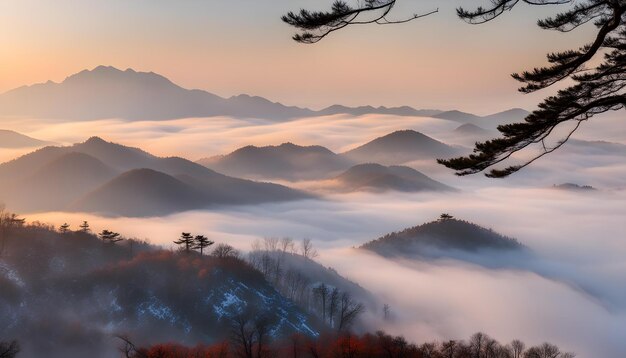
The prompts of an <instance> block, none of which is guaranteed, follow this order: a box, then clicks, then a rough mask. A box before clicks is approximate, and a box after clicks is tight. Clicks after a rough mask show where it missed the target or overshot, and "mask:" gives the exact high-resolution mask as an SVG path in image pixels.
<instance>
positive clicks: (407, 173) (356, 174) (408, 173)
mask: <svg viewBox="0 0 626 358" xmlns="http://www.w3.org/2000/svg"><path fill="white" fill-rule="evenodd" d="M333 181H334V182H336V183H337V184H338V186H339V189H341V190H345V191H350V192H354V191H388V190H395V191H403V192H418V191H453V190H454V189H453V188H452V187H449V186H447V185H445V184H443V183H440V182H438V181H436V180H433V179H431V178H429V177H427V176H426V175H424V174H422V173H420V172H419V171H417V170H415V169H412V168H409V167H404V166H393V165H392V166H389V167H386V166H383V165H380V164H371V163H370V164H359V165H355V166H353V167H352V168H350V169H348V170H347V171H345V172H344V173H342V174H341V175H339V176H337V177H335V178H334V179H333Z"/></svg>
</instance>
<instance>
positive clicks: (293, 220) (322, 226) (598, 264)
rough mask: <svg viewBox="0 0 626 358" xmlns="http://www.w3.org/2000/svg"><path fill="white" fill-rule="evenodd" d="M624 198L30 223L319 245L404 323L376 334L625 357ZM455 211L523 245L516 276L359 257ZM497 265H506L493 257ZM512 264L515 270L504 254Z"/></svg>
mask: <svg viewBox="0 0 626 358" xmlns="http://www.w3.org/2000/svg"><path fill="white" fill-rule="evenodd" d="M625 199H626V192H624V191H622V190H611V191H599V192H597V193H591V194H588V193H578V192H570V191H560V190H556V189H553V188H539V189H533V188H526V189H524V188H518V189H512V188H510V187H488V188H482V189H475V190H471V191H464V192H459V193H445V194H440V193H435V194H433V193H424V194H406V193H402V194H400V193H388V194H366V193H365V194H364V193H361V194H346V195H337V196H334V197H333V198H331V199H328V200H306V201H297V202H291V203H281V204H264V205H255V206H248V207H239V208H236V209H235V208H233V209H221V210H212V211H192V212H188V213H181V214H176V215H170V216H166V217H156V218H143V219H142V218H113V217H101V216H93V215H88V214H76V213H42V214H32V215H28V219H29V220H41V221H45V222H52V223H61V222H69V223H73V224H74V223H75V224H74V225H76V224H77V223H80V222H82V220H88V221H89V222H90V224H91V225H92V227H93V228H94V230H101V229H104V228H109V229H112V230H117V231H119V232H121V233H123V235H125V236H127V237H137V238H140V239H144V238H146V239H148V240H149V241H150V242H152V243H154V244H159V245H163V246H164V247H172V246H173V243H172V242H173V240H175V239H176V238H177V237H178V235H179V234H180V232H181V231H190V232H193V233H202V234H204V235H207V236H208V237H210V238H211V239H212V240H215V241H216V242H224V243H228V244H231V245H233V246H235V247H237V248H238V249H240V250H242V251H244V252H247V251H250V250H251V248H252V244H253V242H255V241H256V240H258V239H260V238H263V237H292V238H294V239H295V240H296V241H297V240H300V239H302V238H311V239H312V240H313V243H314V244H315V246H316V247H317V248H318V250H319V252H320V256H319V258H318V261H319V262H321V263H322V264H324V265H325V266H330V267H333V268H335V269H336V270H337V271H338V272H339V273H340V274H341V275H344V276H345V277H347V278H348V279H350V280H353V281H354V282H356V283H358V284H360V285H362V286H363V287H364V288H366V289H367V290H369V291H371V292H372V293H373V294H374V295H375V297H377V299H378V300H379V305H380V306H382V305H383V304H385V303H387V304H389V305H390V307H391V308H392V311H393V312H394V314H395V318H394V320H393V322H391V323H390V322H385V321H383V320H382V313H381V312H367V313H366V315H365V317H364V321H365V322H366V324H367V325H368V326H371V327H373V328H375V327H384V328H385V329H386V330H388V331H389V332H391V333H396V334H403V335H405V336H407V338H410V339H414V340H418V341H419V340H424V339H448V338H454V337H458V338H462V337H466V336H468V335H469V334H471V333H472V332H475V331H479V330H482V331H485V332H489V333H490V334H491V335H492V336H493V337H495V338H497V339H499V340H502V341H509V340H511V339H513V338H520V339H523V340H526V341H528V342H529V343H532V344H538V343H541V342H540V341H545V340H548V341H551V342H554V343H556V344H558V345H560V346H562V347H567V349H569V350H571V351H575V352H577V353H579V354H580V356H593V355H600V356H607V357H609V356H616V355H617V354H618V352H620V351H623V350H624V349H625V348H626V347H625V346H624V343H623V341H622V340H621V338H620V334H619V332H621V331H623V329H626V289H624V287H626V285H624V284H625V283H626V282H625V281H624V277H626V266H624V264H623V257H624V255H625V254H626V245H625V244H624V242H623V238H624V232H626V227H625V225H626V224H625V223H624V221H623V217H624V216H625V215H626V209H625V208H624V206H623V202H624V200H625ZM442 212H449V213H452V214H453V215H454V216H455V217H458V218H461V219H465V220H468V221H471V222H474V223H477V224H480V225H482V226H484V227H487V228H492V229H493V230H495V231H496V232H499V233H502V234H505V235H507V236H509V237H513V238H516V239H518V240H519V241H520V242H521V243H522V244H523V245H526V246H527V247H529V248H530V250H532V252H533V254H534V255H535V257H534V259H533V260H531V261H526V262H523V264H520V265H518V267H509V268H507V267H506V265H504V267H503V268H500V269H487V268H485V267H482V266H480V265H476V264H471V263H468V262H466V261H462V260H458V259H452V258H448V259H445V258H444V259H438V260H418V261H416V260H408V259H406V258H405V259H385V258H382V257H380V256H377V255H374V254H372V253H369V252H365V251H364V250H360V249H356V248H355V247H358V246H360V245H362V244H364V243H365V242H367V241H370V240H373V239H376V238H378V237H380V236H382V235H384V234H386V233H389V232H393V231H398V230H401V229H404V228H406V227H410V226H415V225H418V224H422V223H424V222H428V221H432V220H435V219H437V218H438V216H439V214H440V213H442ZM484 260H485V262H490V263H493V262H494V260H495V261H498V257H493V256H489V257H485V258H484ZM501 260H502V261H503V264H506V263H507V262H511V261H515V255H513V257H508V256H503V257H501Z"/></svg>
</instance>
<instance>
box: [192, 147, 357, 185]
mask: <svg viewBox="0 0 626 358" xmlns="http://www.w3.org/2000/svg"><path fill="white" fill-rule="evenodd" d="M198 163H199V164H202V165H204V166H206V167H208V168H211V169H213V170H216V171H218V172H220V173H224V174H228V175H233V176H238V177H246V178H264V179H285V180H310V179H321V178H327V177H328V176H329V175H332V174H333V173H338V172H340V171H341V170H345V169H346V168H348V167H350V165H351V164H352V161H350V160H348V159H347V158H344V157H342V156H339V155H337V154H335V153H333V152H332V151H330V150H329V149H327V148H325V147H322V146H317V145H316V146H306V147H304V146H299V145H295V144H292V143H283V144H281V145H278V146H266V147H255V146H247V147H243V148H240V149H237V150H236V151H234V152H232V153H230V154H228V155H223V156H216V157H211V158H205V159H201V160H199V161H198Z"/></svg>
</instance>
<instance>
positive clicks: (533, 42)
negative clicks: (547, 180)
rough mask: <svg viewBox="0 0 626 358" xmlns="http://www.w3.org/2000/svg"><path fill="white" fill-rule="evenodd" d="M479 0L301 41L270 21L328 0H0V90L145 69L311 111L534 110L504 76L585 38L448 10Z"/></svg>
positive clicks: (423, 8)
mask: <svg viewBox="0 0 626 358" xmlns="http://www.w3.org/2000/svg"><path fill="white" fill-rule="evenodd" d="M485 2H486V1H476V0H471V1H467V0H464V1H462V2H461V1H459V0H455V1H452V0H441V1H433V0H426V1H419V2H416V1H408V0H400V3H399V4H398V6H397V7H396V9H395V12H394V14H395V16H396V17H398V18H402V17H403V16H407V15H409V14H412V13H414V12H418V13H419V12H428V11H431V10H433V9H436V8H439V13H438V14H435V15H432V16H430V17H428V18H424V19H420V20H417V21H414V22H411V23H408V24H404V25H396V26H361V27H353V28H350V29H346V30H344V31H342V32H340V33H337V34H335V35H334V36H331V37H329V38H328V39H326V40H325V41H323V42H321V43H319V44H316V45H301V44H297V43H295V42H293V41H292V40H291V39H290V37H291V35H292V34H293V32H294V30H293V29H292V28H290V27H288V26H287V25H285V24H283V23H282V22H281V21H280V16H281V15H282V14H284V13H285V12H287V11H289V10H297V9H299V8H300V7H306V8H318V9H322V8H327V7H328V5H329V4H330V3H331V0H265V1H259V0H229V1H225V0H185V1H175V0H133V1H128V0H107V1H103V0H5V1H2V2H0V53H1V55H0V92H4V91H7V90H9V89H12V88H14V87H18V86H21V85H24V84H32V83H37V82H45V81H47V80H53V81H62V80H63V79H64V78H65V77H66V76H67V75H70V74H72V73H75V72H78V71H80V70H82V69H86V68H93V67H96V66H97V65H100V64H105V65H112V66H116V67H118V68H121V69H126V68H128V67H131V68H134V69H136V70H142V71H154V72H157V73H160V74H162V75H165V76H166V77H168V78H170V79H171V80H172V81H174V82H175V83H177V84H179V85H181V86H183V87H187V88H201V89H205V90H208V91H210V92H213V93H216V94H219V95H222V96H230V95H234V94H240V93H249V94H255V95H260V96H264V97H267V98H269V99H272V100H275V101H281V102H283V103H286V104H293V105H300V106H308V107H312V108H320V107H323V106H327V105H330V104H334V103H342V104H346V105H363V104H371V105H387V106H391V105H411V106H414V107H418V108H438V109H452V108H459V109H463V110H467V111H473V112H476V113H489V112H494V111H498V110H503V109H507V108H511V107H523V108H527V109H532V108H533V106H534V105H535V104H536V103H537V102H538V101H539V100H540V99H541V98H543V96H545V95H546V94H548V93H550V92H545V93H540V94H536V95H535V94H533V95H522V94H519V93H518V92H516V88H517V87H518V83H516V82H515V81H514V80H513V79H511V77H510V76H509V75H510V74H511V73H512V72H515V71H519V70H523V69H526V68H529V67H532V66H535V65H540V64H542V63H543V62H544V59H545V53H547V52H549V51H551V50H562V49H567V48H575V47H577V46H579V45H580V44H582V43H584V42H586V41H587V40H589V39H590V38H591V36H592V35H593V33H592V32H591V31H589V30H590V28H589V27H586V28H583V29H580V30H578V31H577V32H575V33H570V34H559V33H551V32H547V31H542V30H540V29H538V28H537V27H536V25H535V23H536V20H537V18H539V17H543V16H545V15H548V14H549V13H553V12H554V11H555V10H556V9H554V8H552V9H547V8H546V7H539V8H534V9H532V8H530V7H529V6H525V5H520V6H519V7H518V8H516V9H515V10H514V11H512V12H511V13H509V14H505V15H506V16H503V17H502V18H500V19H498V20H497V21H495V22H492V23H489V24H486V25H480V26H476V25H468V24H465V23H464V22H462V21H461V20H459V19H458V18H457V17H456V15H455V11H454V9H455V8H456V7H457V6H459V5H460V4H461V3H463V5H464V6H466V7H471V6H472V5H477V4H480V3H485Z"/></svg>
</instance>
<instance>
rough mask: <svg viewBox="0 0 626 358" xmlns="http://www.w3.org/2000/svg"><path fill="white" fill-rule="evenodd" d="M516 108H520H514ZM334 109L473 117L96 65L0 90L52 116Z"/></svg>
mask: <svg viewBox="0 0 626 358" xmlns="http://www.w3.org/2000/svg"><path fill="white" fill-rule="evenodd" d="M512 111H513V112H512V113H509V112H510V111H506V112H502V113H498V114H494V115H491V116H486V117H478V116H476V119H477V120H480V121H484V122H485V123H489V124H490V125H497V124H499V121H500V119H502V120H504V121H508V120H509V117H515V118H517V117H519V115H520V113H521V112H520V111H521V110H512ZM518 112H520V113H518ZM335 114H350V115H365V114H385V115H396V116H435V117H438V118H445V119H451V120H456V121H464V120H471V119H472V118H473V117H472V118H470V117H471V116H472V115H469V114H466V113H462V112H458V113H456V112H442V111H439V110H431V109H426V110H418V109H415V108H412V107H409V106H402V107H390V108H389V107H383V106H381V107H373V106H361V107H347V106H342V105H332V106H329V107H327V108H324V109H322V110H318V111H316V110H312V109H308V108H300V107H295V106H286V105H283V104H281V103H277V102H272V101H270V100H268V99H265V98H262V97H258V96H250V95H246V94H242V95H237V96H232V97H229V98H224V97H220V96H218V95H215V94H213V93H210V92H207V91H204V90H199V89H192V90H189V89H185V88H183V87H180V86H178V85H176V84H175V83H173V82H172V81H170V80H169V79H167V78H165V77H164V76H162V75H159V74H156V73H154V72H138V71H135V70H133V69H130V68H129V69H126V70H119V69H117V68H115V67H111V66H98V67H96V68H94V69H92V70H83V71H81V72H78V73H76V74H73V75H70V76H68V77H67V78H65V80H63V81H61V82H59V83H57V82H53V81H48V82H45V83H38V84H34V85H30V86H22V87H18V88H15V89H13V90H10V91H8V92H5V93H4V94H1V95H0V116H17V117H34V118H45V119H55V120H71V121H75V120H95V119H105V118H121V119H125V120H166V119H178V118H190V117H214V116H232V117H236V118H244V119H245V118H254V119H264V120H269V121H286V120H290V119H295V118H302V117H313V116H326V115H335Z"/></svg>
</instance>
